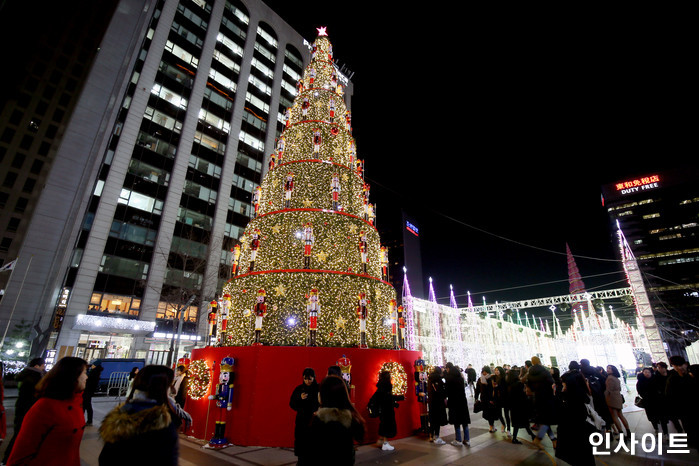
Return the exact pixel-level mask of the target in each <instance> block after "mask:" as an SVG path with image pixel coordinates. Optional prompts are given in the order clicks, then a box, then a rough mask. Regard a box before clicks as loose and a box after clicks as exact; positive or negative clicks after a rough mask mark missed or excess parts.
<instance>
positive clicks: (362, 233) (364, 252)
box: [359, 231, 368, 273]
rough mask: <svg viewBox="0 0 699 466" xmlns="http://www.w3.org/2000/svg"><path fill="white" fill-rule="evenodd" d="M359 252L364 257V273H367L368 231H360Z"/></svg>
mask: <svg viewBox="0 0 699 466" xmlns="http://www.w3.org/2000/svg"><path fill="white" fill-rule="evenodd" d="M359 254H360V256H361V259H362V273H367V256H368V250H367V242H366V232H365V231H360V232H359Z"/></svg>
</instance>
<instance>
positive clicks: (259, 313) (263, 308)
mask: <svg viewBox="0 0 699 466" xmlns="http://www.w3.org/2000/svg"><path fill="white" fill-rule="evenodd" d="M266 296H267V293H265V290H264V289H262V288H260V289H259V290H257V299H256V300H255V307H254V309H253V311H254V312H255V341H254V342H253V346H259V345H261V344H262V343H261V342H260V336H261V335H262V319H263V318H264V317H265V316H266V315H267V303H266V302H265V297H266Z"/></svg>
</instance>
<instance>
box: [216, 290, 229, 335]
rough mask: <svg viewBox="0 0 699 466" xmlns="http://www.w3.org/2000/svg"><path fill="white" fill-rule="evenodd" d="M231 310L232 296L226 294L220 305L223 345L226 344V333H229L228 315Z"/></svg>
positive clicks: (220, 330) (220, 331) (220, 329)
mask: <svg viewBox="0 0 699 466" xmlns="http://www.w3.org/2000/svg"><path fill="white" fill-rule="evenodd" d="M230 310H231V295H229V294H228V293H226V294H224V295H223V297H222V298H221V302H220V305H219V314H220V319H221V325H220V328H219V341H220V342H221V345H225V344H226V332H227V331H228V313H229V312H230Z"/></svg>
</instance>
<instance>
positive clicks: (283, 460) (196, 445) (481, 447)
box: [0, 378, 699, 466]
mask: <svg viewBox="0 0 699 466" xmlns="http://www.w3.org/2000/svg"><path fill="white" fill-rule="evenodd" d="M635 384H636V379H633V378H630V379H629V383H628V387H629V389H630V391H629V393H628V394H626V395H625V398H626V399H627V400H633V399H634V398H635V396H636V394H635V390H634V387H635ZM288 395H289V394H286V393H284V394H281V393H280V396H284V397H288ZM15 397H16V389H6V393H5V409H6V411H7V424H8V438H9V436H11V435H12V418H13V415H14V403H15ZM468 399H469V406H470V409H471V421H472V423H471V425H470V434H471V446H470V447H465V446H464V447H455V446H452V445H450V444H449V442H450V441H452V440H454V430H453V428H451V426H446V427H443V428H442V438H443V439H444V440H445V441H446V442H447V444H446V445H441V446H439V445H435V444H433V443H430V442H429V441H427V437H425V436H423V435H415V436H412V437H408V438H404V439H400V440H395V441H391V444H392V445H394V446H395V447H396V449H395V450H394V451H392V452H388V451H382V450H381V449H380V448H377V446H376V445H362V446H360V447H358V449H357V456H356V464H357V465H366V466H368V465H389V464H390V465H396V464H405V465H415V466H418V465H466V464H477V465H484V466H487V465H527V466H533V465H545V466H551V465H567V464H568V463H566V462H563V461H561V460H558V459H557V458H556V457H555V453H554V451H553V448H552V446H551V443H550V442H549V441H548V440H544V442H543V444H544V446H545V447H546V448H545V449H544V450H543V451H540V450H538V449H536V448H535V447H534V446H533V445H532V444H531V442H530V441H529V440H528V436H527V435H526V432H525V433H524V437H527V438H526V439H525V438H522V433H520V440H521V441H522V445H515V444H512V443H511V441H510V439H509V438H508V437H507V436H506V435H504V434H501V433H500V432H498V433H495V434H490V433H488V424H487V422H486V421H484V420H483V418H482V417H481V415H480V414H473V406H472V405H473V398H471V397H470V396H468ZM120 401H123V400H119V399H117V398H113V397H98V398H94V399H93V407H94V410H95V425H94V426H88V427H86V428H85V434H84V436H83V441H82V444H81V447H80V457H81V463H82V465H84V466H97V465H98V461H97V458H98V456H99V453H100V451H101V449H102V441H101V439H100V438H99V434H98V432H97V428H98V426H99V424H100V423H101V421H102V419H103V417H104V416H105V414H106V413H107V412H108V411H109V410H111V409H112V408H113V407H114V406H116V405H117V404H118V403H119V402H120ZM399 409H400V408H399ZM624 415H625V416H626V418H627V419H628V421H629V425H630V427H631V430H632V431H633V432H634V433H636V436H637V437H639V438H640V437H641V436H642V435H643V434H646V433H652V432H653V428H652V426H651V425H650V423H649V422H648V420H647V419H646V415H645V412H644V411H643V410H641V409H639V408H636V407H635V406H633V403H631V402H630V401H629V402H627V406H626V407H625V409H624ZM233 422H235V421H233ZM270 422H272V420H270ZM496 427H497V428H498V429H499V428H500V426H499V423H497V422H496ZM293 428H294V427H293V425H290V426H289V429H291V430H293ZM670 431H671V432H673V430H672V427H670ZM204 444H205V442H204V441H201V440H197V439H194V438H189V437H186V436H182V437H181V441H180V461H179V464H180V465H181V466H192V465H204V466H226V465H241V466H242V465H246V466H256V465H265V466H283V465H293V464H296V457H295V456H294V452H293V450H292V449H290V448H263V447H255V446H246V447H243V446H231V447H228V448H225V449H223V450H211V449H207V448H203V445H204ZM616 445H617V443H616V442H614V443H612V450H613V449H614V448H615V447H616ZM5 446H6V442H3V444H2V445H0V454H2V452H3V451H4V449H5ZM596 458H597V464H598V465H599V466H615V465H671V466H674V465H677V466H679V465H697V466H699V453H698V452H697V450H691V451H690V453H682V454H680V453H676V454H666V453H663V454H662V455H659V454H658V452H657V450H654V451H652V452H645V451H643V450H642V449H641V448H640V446H637V450H636V453H635V455H631V454H630V453H626V452H624V451H623V450H622V451H621V452H619V453H613V452H612V453H611V454H610V455H608V456H597V457H596Z"/></svg>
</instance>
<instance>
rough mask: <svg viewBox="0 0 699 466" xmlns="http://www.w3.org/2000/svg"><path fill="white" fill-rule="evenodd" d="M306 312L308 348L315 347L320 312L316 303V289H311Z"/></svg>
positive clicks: (318, 304)
mask: <svg viewBox="0 0 699 466" xmlns="http://www.w3.org/2000/svg"><path fill="white" fill-rule="evenodd" d="M306 312H308V330H309V342H308V346H316V333H317V331H318V313H319V312H320V302H319V301H318V289H316V288H313V289H311V292H310V294H309V295H308V300H307V301H306Z"/></svg>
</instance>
